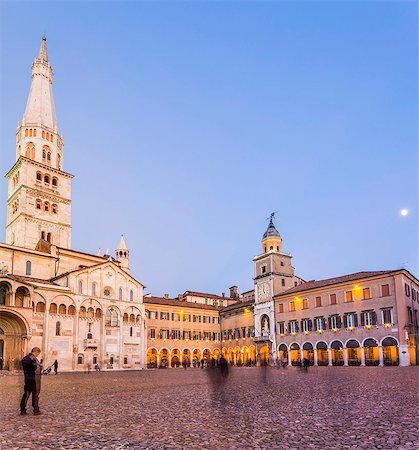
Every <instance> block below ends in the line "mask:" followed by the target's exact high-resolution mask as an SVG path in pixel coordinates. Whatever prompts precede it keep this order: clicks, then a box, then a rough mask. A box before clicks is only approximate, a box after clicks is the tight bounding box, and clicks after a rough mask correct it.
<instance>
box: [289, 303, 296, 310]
mask: <svg viewBox="0 0 419 450" xmlns="http://www.w3.org/2000/svg"><path fill="white" fill-rule="evenodd" d="M290 311H295V302H290Z"/></svg>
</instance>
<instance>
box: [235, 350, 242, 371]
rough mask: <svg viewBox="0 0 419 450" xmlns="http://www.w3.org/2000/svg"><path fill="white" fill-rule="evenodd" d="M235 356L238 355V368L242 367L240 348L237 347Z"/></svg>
mask: <svg viewBox="0 0 419 450" xmlns="http://www.w3.org/2000/svg"><path fill="white" fill-rule="evenodd" d="M235 354H236V366H239V367H240V366H241V365H242V355H241V353H240V348H239V347H236V350H235Z"/></svg>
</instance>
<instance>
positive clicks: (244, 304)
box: [220, 300, 255, 313]
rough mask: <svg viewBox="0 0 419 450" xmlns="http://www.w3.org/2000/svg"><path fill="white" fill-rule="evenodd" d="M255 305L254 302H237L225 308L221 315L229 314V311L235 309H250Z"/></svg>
mask: <svg viewBox="0 0 419 450" xmlns="http://www.w3.org/2000/svg"><path fill="white" fill-rule="evenodd" d="M254 303H255V301H254V300H246V301H245V302H236V303H233V304H232V305H228V306H226V307H225V308H222V309H221V311H220V312H221V313H224V312H228V311H234V310H235V309H239V308H246V307H250V306H253V305H254Z"/></svg>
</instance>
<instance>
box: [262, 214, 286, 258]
mask: <svg viewBox="0 0 419 450" xmlns="http://www.w3.org/2000/svg"><path fill="white" fill-rule="evenodd" d="M274 217H275V213H272V214H271V216H270V218H269V225H268V228H267V230H266V231H265V233H263V237H262V252H263V253H267V252H270V251H275V252H280V251H282V238H281V235H280V234H279V231H278V230H277V229H276V228H275V225H274V222H273V219H274Z"/></svg>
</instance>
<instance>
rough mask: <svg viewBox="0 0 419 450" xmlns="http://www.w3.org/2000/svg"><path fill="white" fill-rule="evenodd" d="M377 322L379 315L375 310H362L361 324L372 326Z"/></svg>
mask: <svg viewBox="0 0 419 450" xmlns="http://www.w3.org/2000/svg"><path fill="white" fill-rule="evenodd" d="M376 324H377V315H376V314H375V311H374V310H369V311H362V312H361V326H363V327H364V326H365V327H371V326H373V325H376Z"/></svg>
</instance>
